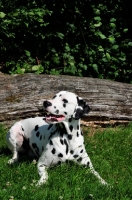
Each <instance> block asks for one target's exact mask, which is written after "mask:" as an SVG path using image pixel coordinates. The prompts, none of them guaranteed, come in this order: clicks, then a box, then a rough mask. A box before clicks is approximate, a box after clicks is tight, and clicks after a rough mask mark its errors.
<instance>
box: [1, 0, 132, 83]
mask: <svg viewBox="0 0 132 200" xmlns="http://www.w3.org/2000/svg"><path fill="white" fill-rule="evenodd" d="M0 4H1V5H0V7H1V12H0V23H1V30H0V36H1V37H0V38H1V39H0V45H1V49H0V53H1V60H0V62H1V63H2V64H3V66H4V67H3V68H2V70H3V72H6V73H26V72H35V73H47V74H56V75H59V74H68V75H75V76H91V77H98V78H107V79H113V80H117V81H124V82H131V81H132V80H131V78H130V77H131V75H132V36H131V35H132V34H131V31H132V29H131V28H132V23H131V19H130V16H129V14H130V13H131V11H130V8H129V4H128V1H125V2H124V1H123V0H115V1H113V0H110V1H103V0H99V1H91V0H85V1H79V0H76V1H66V0H57V1H55V0H53V1H52V2H51V1H50V2H49V1H45V2H44V3H43V1H42V0H39V1H37V0H36V1H32V2H31V1H29V0H27V1H22V2H20V1H17V0H13V1H7V0H6V1H4V0H1V2H0Z"/></svg>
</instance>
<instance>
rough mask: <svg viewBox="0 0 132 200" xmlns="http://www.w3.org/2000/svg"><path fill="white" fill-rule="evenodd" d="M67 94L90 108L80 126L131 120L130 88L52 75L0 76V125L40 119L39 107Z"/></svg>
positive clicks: (104, 82) (131, 99)
mask: <svg viewBox="0 0 132 200" xmlns="http://www.w3.org/2000/svg"><path fill="white" fill-rule="evenodd" d="M61 90H67V91H71V92H74V93H76V94H78V95H79V96H81V97H82V98H84V99H85V100H86V101H87V103H88V105H89V106H90V107H91V111H90V113H89V114H88V115H87V116H86V117H84V118H83V121H82V123H83V124H85V125H92V126H98V125H100V126H105V125H108V124H120V123H126V124H127V123H128V122H130V121H131V120H132V85H131V84H126V83H120V82H114V81H110V80H104V79H97V78H89V77H83V78H82V77H73V76H64V75H63V76H54V75H44V74H41V75H37V74H24V75H5V74H0V123H4V124H5V125H10V124H12V123H13V121H17V120H19V119H23V118H27V117H34V116H43V109H42V104H43V101H44V100H45V99H49V98H52V97H53V96H54V94H55V93H57V92H59V91H61Z"/></svg>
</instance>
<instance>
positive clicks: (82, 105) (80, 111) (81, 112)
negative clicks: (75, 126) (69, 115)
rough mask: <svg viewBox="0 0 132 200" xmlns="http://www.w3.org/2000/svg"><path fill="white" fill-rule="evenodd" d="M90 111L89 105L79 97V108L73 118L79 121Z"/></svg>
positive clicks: (77, 107)
mask: <svg viewBox="0 0 132 200" xmlns="http://www.w3.org/2000/svg"><path fill="white" fill-rule="evenodd" d="M89 111H90V107H89V106H88V105H87V103H86V102H85V101H84V100H83V99H82V98H80V97H78V96H77V106H76V109H75V113H74V115H73V118H74V119H76V120H78V119H80V118H81V117H83V116H84V115H86V114H88V113H89Z"/></svg>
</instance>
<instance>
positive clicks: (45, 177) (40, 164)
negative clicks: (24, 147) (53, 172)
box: [36, 159, 48, 186]
mask: <svg viewBox="0 0 132 200" xmlns="http://www.w3.org/2000/svg"><path fill="white" fill-rule="evenodd" d="M37 168H38V173H39V176H40V179H39V181H38V183H37V185H36V186H40V185H42V184H44V183H46V181H47V180H48V173H47V167H46V166H45V165H44V163H43V162H41V160H40V159H39V161H38V164H37Z"/></svg>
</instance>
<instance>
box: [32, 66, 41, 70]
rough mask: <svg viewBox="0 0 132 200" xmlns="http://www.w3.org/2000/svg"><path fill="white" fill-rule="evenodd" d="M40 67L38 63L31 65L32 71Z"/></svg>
mask: <svg viewBox="0 0 132 200" xmlns="http://www.w3.org/2000/svg"><path fill="white" fill-rule="evenodd" d="M39 69H40V65H34V66H32V71H38V70H39Z"/></svg>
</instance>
